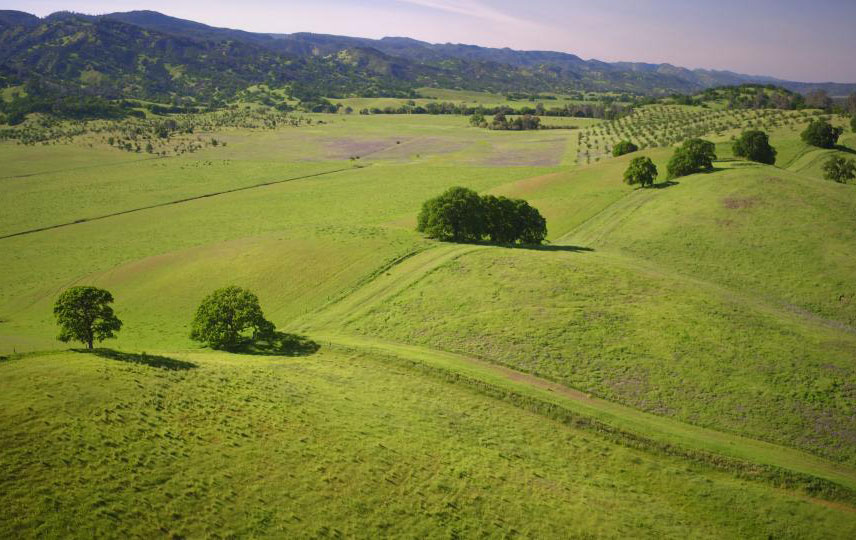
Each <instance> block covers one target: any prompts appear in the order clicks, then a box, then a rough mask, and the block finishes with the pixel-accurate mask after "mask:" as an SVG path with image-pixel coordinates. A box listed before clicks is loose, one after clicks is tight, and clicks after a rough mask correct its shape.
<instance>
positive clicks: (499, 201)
mask: <svg viewBox="0 0 856 540" xmlns="http://www.w3.org/2000/svg"><path fill="white" fill-rule="evenodd" d="M416 230H417V231H419V232H421V233H424V234H425V235H427V236H429V237H431V238H436V239H437V240H443V241H449V242H482V241H484V240H485V239H489V241H490V242H493V243H496V244H514V243H520V244H540V243H541V242H543V241H544V239H545V238H546V237H547V220H545V219H544V217H543V216H541V213H540V212H538V210H537V209H536V208H533V207H532V206H530V205H529V203H528V202H526V201H524V200H523V199H509V198H507V197H495V196H493V195H482V196H480V195H479V194H478V193H476V192H475V191H473V190H471V189H467V188H465V187H452V188H449V189H448V190H446V191H445V192H444V193H442V194H441V195H439V196H437V197H434V198H433V199H429V200H427V201H425V203H423V205H422V210H421V211H420V212H419V216H418V218H417V226H416Z"/></svg>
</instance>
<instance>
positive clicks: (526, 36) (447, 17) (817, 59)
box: [0, 0, 856, 82]
mask: <svg viewBox="0 0 856 540" xmlns="http://www.w3.org/2000/svg"><path fill="white" fill-rule="evenodd" d="M0 7H2V8H3V9H18V10H21V11H27V12H30V13H35V14H36V15H40V16H44V15H47V14H49V13H52V12H54V11H60V10H70V11H77V12H82V13H110V12H115V11H129V10H132V9H151V10H155V11H160V12H162V13H166V14H167V15H172V16H175V17H181V18H184V19H191V20H195V21H199V22H203V23H206V24H210V25H212V26H224V27H229V28H239V29H242V30H249V31H256V32H277V33H291V32H318V33H328V34H342V35H350V36H362V37H372V38H379V37H383V36H407V37H412V38H416V39H421V40H424V41H430V42H435V43H445V42H452V43H468V44H475V45H485V46H491V47H511V48H513V49H529V50H531V49H541V50H554V51H563V52H570V53H573V54H576V55H578V56H581V57H583V58H586V59H588V58H597V59H599V60H605V61H618V60H628V61H640V62H653V63H660V62H669V63H671V64H675V65H679V66H683V67H689V68H697V67H700V68H709V69H728V70H732V71H737V72H740V73H747V74H752V75H772V76H774V77H779V78H783V79H789V80H798V81H812V82H821V81H823V82H825V81H836V82H856V0H811V1H806V0H713V1H707V2H702V1H700V0H527V1H525V2H523V1H520V0H363V1H359V2H356V1H346V0H308V1H293V0H278V1H276V0H232V1H219V0H187V1H185V0H181V1H178V0H172V1H165V0H141V1H138V0H110V1H108V0H77V1H64V0H35V1H29V2H26V1H16V0H6V1H5V2H3V4H2V5H0Z"/></svg>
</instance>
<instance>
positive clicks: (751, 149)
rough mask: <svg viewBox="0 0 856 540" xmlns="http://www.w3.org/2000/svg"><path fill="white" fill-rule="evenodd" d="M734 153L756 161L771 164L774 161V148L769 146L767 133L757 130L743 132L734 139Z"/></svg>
mask: <svg viewBox="0 0 856 540" xmlns="http://www.w3.org/2000/svg"><path fill="white" fill-rule="evenodd" d="M732 149H733V150H734V155H735V156H737V157H742V158H746V159H748V160H750V161H757V162H758V163H766V164H767V165H773V164H775V163H776V149H775V148H773V147H772V146H770V140H769V138H768V137H767V134H766V133H764V132H763V131H759V130H750V131H746V132H744V133H743V134H742V135H740V137H739V138H738V139H737V140H736V141H734V146H733V147H732Z"/></svg>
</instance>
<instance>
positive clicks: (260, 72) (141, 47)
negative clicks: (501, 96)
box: [0, 11, 856, 100]
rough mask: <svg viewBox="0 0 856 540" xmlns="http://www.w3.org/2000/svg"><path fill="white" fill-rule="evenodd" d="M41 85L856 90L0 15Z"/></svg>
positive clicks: (502, 53)
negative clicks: (755, 86)
mask: <svg viewBox="0 0 856 540" xmlns="http://www.w3.org/2000/svg"><path fill="white" fill-rule="evenodd" d="M23 83H38V84H41V85H46V86H49V87H54V88H58V89H62V90H64V91H81V92H85V93H90V94H95V95H101V96H104V97H112V98H115V97H137V98H150V99H160V98H169V97H175V96H193V97H196V98H200V99H203V100H210V99H217V98H228V97H231V96H233V95H234V94H235V93H236V92H238V91H240V90H241V89H243V88H246V87H247V86H250V85H254V84H260V83H266V84H269V85H271V86H277V87H284V86H288V87H290V88H291V89H292V92H293V93H294V92H295V91H296V92H299V93H301V94H303V95H319V96H327V97H345V96H352V95H361V96H380V95H386V96H412V95H415V89H416V88H419V87H426V86H430V87H440V88H459V89H464V90H478V91H493V92H533V93H534V92H570V91H615V92H628V93H636V94H646V95H662V94H669V93H694V92H698V91H700V90H703V89H705V88H710V87H714V86H726V85H739V84H746V83H761V84H775V85H778V86H782V87H784V88H787V89H790V90H793V91H798V92H808V91H811V90H815V89H823V90H826V91H827V92H828V93H829V94H831V95H833V96H836V95H839V96H842V95H847V94H849V93H850V92H854V91H856V84H841V83H806V82H796V81H784V80H779V79H775V78H772V77H764V76H751V75H743V74H739V73H733V72H729V71H713V70H704V69H694V70H690V69H686V68H681V67H676V66H673V65H670V64H648V63H637V62H616V63H608V62H601V61H599V60H583V59H582V58H580V57H578V56H575V55H573V54H568V53H561V52H551V51H517V50H512V49H508V48H502V49H500V48H490V47H480V46H475V45H462V44H451V43H446V44H432V43H427V42H424V41H418V40H415V39H410V38H406V37H385V38H383V39H367V38H357V37H347V36H335V35H325V34H312V33H295V34H264V33H253V32H245V31H241V30H233V29H226V28H215V27H211V26H208V25H205V24H201V23H198V22H193V21H189V20H184V19H178V18H175V17H170V16H167V15H163V14H161V13H157V12H154V11H130V12H123V13H111V14H107V15H97V16H95V15H82V14H77V13H70V12H59V13H54V14H52V15H49V16H47V17H44V18H39V17H37V16H35V15H31V14H28V13H24V12H20V11H0V84H2V85H3V86H10V85H15V84H23Z"/></svg>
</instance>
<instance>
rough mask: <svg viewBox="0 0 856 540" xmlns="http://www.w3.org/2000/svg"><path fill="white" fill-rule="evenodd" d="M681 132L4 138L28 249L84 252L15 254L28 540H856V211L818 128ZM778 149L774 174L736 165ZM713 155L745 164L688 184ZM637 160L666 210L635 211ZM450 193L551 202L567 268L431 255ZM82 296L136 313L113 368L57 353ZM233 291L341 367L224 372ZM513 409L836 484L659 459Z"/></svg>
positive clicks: (10, 331) (376, 128)
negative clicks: (644, 162)
mask: <svg viewBox="0 0 856 540" xmlns="http://www.w3.org/2000/svg"><path fill="white" fill-rule="evenodd" d="M455 96H457V99H458V100H461V101H463V100H467V99H492V98H493V97H496V98H501V99H503V100H504V99H505V96H493V97H491V96H487V97H486V96H483V95H482V96H470V95H467V94H465V93H461V92H457V91H442V92H438V93H436V97H437V99H438V100H441V101H443V100H452V99H453V98H454V97H455ZM514 103H522V104H526V105H527V106H529V105H530V103H529V102H528V101H527V102H514ZM544 104H545V106H546V107H548V108H549V107H550V106H551V104H557V102H555V101H545V102H544ZM659 107H660V108H659V109H655V108H651V109H650V110H649V109H648V108H643V109H642V110H640V111H637V112H636V113H634V115H631V116H629V117H626V118H624V119H622V120H620V121H615V122H599V121H592V120H587V119H576V118H568V119H566V118H545V119H544V122H545V124H548V125H549V124H550V123H551V122H555V123H556V125H559V124H561V125H565V126H572V127H574V128H575V129H555V130H540V131H532V132H507V131H490V130H486V129H480V128H474V127H470V126H469V122H468V118H466V117H461V116H429V115H368V116H363V115H358V114H353V115H344V114H339V115H324V114H312V115H299V113H297V114H298V115H299V117H300V121H299V122H298V121H295V123H294V124H286V123H281V124H272V123H270V122H269V121H268V122H266V119H265V116H264V110H263V109H259V111H256V112H253V113H252V114H251V115H248V116H246V117H242V116H240V115H237V113H236V116H235V117H234V118H233V119H232V120H231V123H229V122H227V121H226V120H223V119H222V118H221V119H220V120H216V118H215V117H214V116H206V117H200V119H199V122H198V123H197V124H196V126H197V129H196V130H195V131H194V133H193V134H192V137H191V136H190V135H186V136H183V137H184V138H185V139H187V140H190V139H191V138H192V139H193V140H201V141H209V140H210V139H212V138H216V139H217V140H218V141H220V142H222V143H226V145H225V147H224V146H223V145H222V144H218V145H217V146H214V145H212V144H206V145H205V146H204V147H201V148H199V149H197V150H195V151H194V152H192V153H187V154H183V155H169V156H167V157H157V158H153V159H149V158H152V157H153V156H150V155H146V154H145V153H142V154H140V153H136V152H125V151H120V150H117V149H116V148H111V147H109V146H108V145H107V144H106V142H105V137H106V132H103V131H99V132H95V131H93V132H92V133H82V134H78V135H69V136H62V137H58V138H57V139H56V140H51V141H50V142H49V144H38V145H35V146H32V145H19V144H16V143H15V142H14V141H4V142H0V161H2V163H3V164H4V167H3V172H2V174H0V190H2V193H3V201H4V212H3V213H2V214H0V236H5V235H9V234H14V233H17V232H22V231H26V230H30V229H38V228H42V227H49V226H52V225H59V224H65V225H64V226H62V227H58V228H52V229H49V230H43V231H40V232H33V233H30V234H23V235H18V236H14V237H7V238H0V253H2V257H0V355H2V356H0V404H2V406H0V432H2V433H4V435H5V439H4V444H3V445H2V448H0V487H2V495H0V501H2V503H3V505H4V507H5V508H6V509H7V511H6V512H4V513H3V515H2V517H0V536H3V537H36V536H47V537H55V536H78V537H84V536H85V537H97V536H104V535H110V534H111V532H113V533H115V531H117V530H120V531H123V532H125V533H126V534H127V535H128V536H143V537H149V536H175V537H200V536H215V535H216V536H221V537H229V536H240V537H244V536H254V537H319V538H320V537H335V536H344V537H351V536H369V537H378V536H413V537H441V538H443V537H473V536H485V537H512V536H522V537H531V538H546V537H600V536H605V537H674V538H685V537H711V538H721V537H741V538H742V537H774V538H780V537H786V538H787V537H800V538H802V537H840V538H849V537H852V536H853V535H854V533H856V530H854V525H853V523H854V520H853V519H852V517H853V515H854V514H853V508H852V500H850V499H847V498H846V497H845V498H844V499H843V500H842V499H840V498H839V499H835V498H834V497H830V496H829V493H828V492H827V491H814V492H813V491H812V490H811V487H810V484H811V482H810V480H811V479H812V478H818V479H822V481H823V482H829V483H832V484H833V485H837V486H840V487H842V489H845V490H847V489H849V490H853V489H854V477H856V453H854V448H856V435H854V434H856V424H854V418H853V414H852V411H853V410H854V409H856V396H854V394H853V388H854V384H856V330H854V327H856V289H854V283H856V263H854V261H856V259H854V257H853V256H852V247H853V246H854V245H856V186H853V185H840V184H835V183H833V182H829V181H826V180H824V179H823V178H822V175H821V174H820V172H819V171H820V166H821V164H822V161H823V159H825V157H826V156H827V155H828V154H829V153H830V152H832V151H824V150H819V149H814V148H811V147H807V146H806V145H804V144H803V143H802V142H801V141H800V140H799V131H801V129H802V125H803V123H804V122H805V121H808V120H809V119H810V118H813V117H814V113H813V112H811V111H809V112H807V113H806V114H803V112H802V111H798V112H796V113H791V112H781V111H760V112H749V113H744V112H743V111H737V112H735V111H711V110H706V109H702V108H692V107H677V106H659ZM354 108H355V109H357V107H354ZM289 118H290V119H292V120H295V119H296V118H297V116H293V117H289ZM206 119H210V122H209V121H208V120H206ZM281 119H282V118H281ZM227 120H228V119H227ZM834 121H835V122H838V121H839V120H837V119H834ZM206 122H208V123H206ZM218 122H219V123H218ZM758 126H760V129H766V130H768V131H769V132H770V134H771V142H772V144H773V145H774V146H776V147H777V149H778V150H779V155H778V157H779V160H778V161H777V166H775V167H770V166H763V165H758V164H753V163H748V162H745V161H740V160H736V159H734V157H733V156H732V155H731V150H730V144H731V143H730V140H731V136H732V135H734V134H739V132H740V131H741V130H743V129H745V128H747V127H758ZM62 127H63V126H59V127H58V128H56V129H60V128H62ZM127 128H128V126H125V125H123V129H127ZM75 129H77V128H75ZM69 133H71V132H69ZM633 133H637V134H638V135H639V139H637V138H634V137H630V138H631V139H633V140H634V141H635V142H642V143H643V144H644V145H645V146H646V147H645V148H644V149H643V150H640V151H639V152H637V153H633V154H629V155H625V156H622V157H619V158H613V157H611V154H610V153H609V152H608V148H609V147H610V146H611V144H614V141H617V140H619V139H620V138H624V137H626V136H627V135H630V134H633ZM688 133H692V134H700V135H701V136H704V137H706V138H709V139H711V140H713V141H715V142H716V143H717V153H718V155H719V157H720V161H717V162H716V163H715V170H714V171H712V172H710V173H707V174H698V175H692V176H689V177H684V178H680V179H678V180H677V181H674V182H666V181H665V171H666V163H667V161H668V159H669V157H670V155H671V151H672V150H671V144H672V142H669V141H672V140H673V139H676V138H678V137H679V136H682V135H685V134H688ZM661 142H663V144H660V143H661ZM840 142H841V144H842V147H841V148H839V149H837V150H835V151H834V152H839V153H841V154H842V155H852V154H851V152H850V150H848V148H850V149H853V148H854V146H856V138H854V135H852V134H850V133H849V132H848V133H847V134H845V136H843V137H842V139H841V141H840ZM639 155H645V156H649V157H651V158H652V160H653V161H654V162H655V163H656V165H657V166H658V168H659V170H660V179H659V180H660V181H659V183H658V184H657V185H656V186H655V188H653V189H634V188H632V187H630V186H627V185H625V184H623V183H622V174H623V172H624V169H625V168H626V166H627V164H628V162H629V161H630V160H631V159H633V158H634V157H637V156H639ZM455 185H461V186H466V187H469V188H472V189H474V190H476V191H479V192H481V193H493V194H496V195H505V196H509V197H519V198H524V199H526V200H528V201H529V202H530V203H531V204H532V205H533V206H535V207H536V208H538V209H539V210H540V211H541V212H542V213H543V215H544V216H545V217H546V219H547V225H548V230H549V234H548V239H549V243H548V244H547V245H545V246H543V247H541V248H537V249H526V248H513V249H512V248H505V247H498V246H472V245H465V246H460V245H453V244H441V243H438V242H435V241H432V240H430V239H426V238H423V237H422V236H421V235H419V234H417V233H416V232H415V231H414V227H415V219H416V214H417V213H418V211H419V208H420V206H421V204H422V202H423V201H425V200H426V199H428V198H430V197H433V196H435V195H437V194H439V193H441V192H442V191H444V190H445V189H447V188H448V187H451V186H455ZM83 284H86V285H95V286H99V287H104V288H107V289H108V290H110V291H111V292H112V293H113V295H114V297H115V299H116V301H115V304H114V308H115V310H116V313H117V315H118V316H119V317H120V318H121V319H122V320H123V321H124V323H125V326H124V328H123V329H122V331H121V332H120V333H119V336H118V339H116V340H112V341H109V342H106V343H105V344H104V345H105V346H109V347H112V348H113V349H115V350H113V349H111V350H112V351H113V352H110V351H111V350H104V351H101V353H100V356H99V355H92V354H84V353H78V352H73V351H68V350H67V347H68V346H67V345H64V344H61V343H59V342H58V341H56V339H55V336H56V334H57V329H56V326H55V323H54V319H53V315H52V312H51V309H52V306H53V303H54V302H55V300H56V298H57V296H58V295H59V293H60V292H62V291H63V290H64V289H66V288H68V287H69V286H73V285H83ZM231 284H234V285H239V286H242V287H247V288H249V289H251V290H252V291H254V292H255V293H256V294H257V295H258V296H259V298H260V301H261V306H262V308H263V310H264V312H265V314H266V316H267V317H268V318H269V319H271V320H272V321H273V322H274V323H275V324H276V326H277V327H278V328H279V329H281V330H284V331H288V332H294V333H297V334H300V335H303V336H305V337H306V339H308V340H315V341H316V342H317V343H318V344H319V345H320V347H321V348H320V350H319V351H318V352H317V353H315V354H313V355H307V356H296V357H292V358H288V357H269V356H249V355H236V354H227V353H215V352H210V351H206V350H200V349H198V345H197V344H195V343H194V342H192V341H190V339H189V337H188V334H189V324H190V321H191V319H192V317H193V314H194V311H195V309H196V306H197V305H198V303H199V302H200V300H201V299H202V298H203V297H204V296H205V295H207V294H208V293H210V292H211V291H212V290H213V289H215V288H218V287H221V286H225V285H231ZM26 351H43V352H41V353H36V354H24V355H19V354H18V353H22V352H26ZM44 351H57V352H47V353H46V352H44ZM117 351H121V352H117ZM143 351H146V352H148V353H149V354H148V355H147V356H144V357H143V356H140V353H142V352H143ZM3 357H11V358H5V359H2V358H3ZM191 364H192V365H191ZM421 364H425V365H421ZM428 364H430V369H428V368H427V367H425V366H427V365H428ZM474 366H475V367H474ZM462 374H463V375H466V377H467V381H469V382H467V384H463V383H462V382H461V381H462V380H459V381H458V382H459V383H461V384H457V383H455V381H456V380H457V379H456V377H457V376H458V375H462ZM482 384H484V385H486V386H484V388H482V387H481V386H480V385H482ZM494 387H501V388H504V389H506V390H513V391H514V392H519V393H521V395H525V396H527V397H532V398H535V397H537V399H538V400H541V401H540V402H545V403H546V402H549V403H554V404H556V405H557V406H561V407H567V408H568V409H569V410H573V411H574V414H576V415H579V416H580V417H581V418H596V419H599V420H601V421H604V422H607V423H608V424H609V425H610V426H617V427H618V428H620V429H621V430H623V432H626V433H627V434H629V435H627V437H628V438H629V440H633V434H635V435H636V436H638V437H640V438H643V439H644V438H646V437H647V438H652V439H655V440H656V441H657V444H658V445H660V447H661V448H662V447H663V446H664V445H665V446H666V447H670V448H671V446H670V445H674V448H690V449H693V451H696V450H697V451H703V452H706V453H708V454H710V455H713V456H727V457H728V458H729V459H739V460H742V462H745V464H746V465H745V467H744V469H741V470H744V472H745V470H751V469H752V467H753V466H754V464H758V466H759V467H761V466H763V467H768V466H769V467H776V468H779V469H781V470H782V471H786V472H787V474H791V473H794V474H800V475H806V476H805V478H808V479H809V481H808V484H806V483H805V482H804V483H802V484H799V486H797V487H794V486H791V488H788V487H784V484H779V483H776V482H769V481H766V480H764V479H762V478H756V480H749V479H748V478H750V477H754V476H753V475H752V474H745V475H744V477H743V478H741V477H740V475H738V474H736V473H734V472H733V471H732V472H728V471H727V470H726V469H724V468H723V467H719V468H714V467H713V466H711V465H710V464H705V462H704V460H701V461H699V460H693V459H684V458H682V457H680V455H679V454H674V455H672V454H668V452H656V451H650V449H645V448H642V447H637V448H636V449H630V448H628V447H626V446H622V445H620V444H618V443H621V442H622V441H619V440H617V439H615V438H612V439H611V438H609V437H607V436H605V435H603V434H598V433H597V432H595V431H593V430H591V429H588V430H587V429H583V427H581V426H576V427H569V426H568V425H566V424H563V423H560V422H557V421H556V420H555V419H554V417H551V416H549V415H545V414H542V413H543V411H542V410H541V409H537V408H533V407H526V406H522V405H520V403H518V404H517V405H515V404H514V402H513V400H510V399H508V396H509V395H505V394H502V392H500V391H495V390H490V391H489V392H488V391H486V390H485V388H494ZM491 392H493V393H491ZM550 395H553V396H554V397H555V399H551V398H550ZM503 396H504V398H503ZM498 398H503V399H498ZM571 402H573V403H571ZM580 404H582V405H580ZM625 443H626V441H625ZM705 459H708V461H709V462H711V463H713V462H716V458H715V457H714V458H705ZM58 470H62V471H63V474H57V471H58ZM765 470H766V469H765ZM777 470H778V469H777ZM801 478H802V477H801ZM806 485H809V487H806ZM823 485H824V486H826V485H827V484H823ZM818 489H819V488H818ZM806 493H815V497H814V498H810V497H808V496H807V495H806ZM833 499H835V500H833ZM735 508H739V509H740V510H741V511H740V512H736V511H735Z"/></svg>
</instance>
